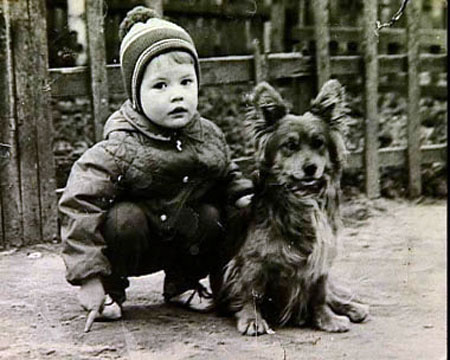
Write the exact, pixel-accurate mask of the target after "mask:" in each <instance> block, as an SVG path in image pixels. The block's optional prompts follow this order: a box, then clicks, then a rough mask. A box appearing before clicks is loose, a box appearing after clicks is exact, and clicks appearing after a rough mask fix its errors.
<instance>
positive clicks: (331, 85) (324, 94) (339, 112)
mask: <svg viewBox="0 0 450 360" xmlns="http://www.w3.org/2000/svg"><path fill="white" fill-rule="evenodd" d="M311 112H312V113H314V114H316V115H319V116H321V117H323V118H324V119H325V120H326V121H327V122H328V124H329V125H330V127H331V129H332V130H338V131H343V130H344V129H343V128H344V127H345V118H346V117H347V115H348V113H349V108H348V104H347V101H346V99H345V89H344V87H343V86H342V85H341V84H340V83H339V81H337V80H334V79H333V80H328V81H327V82H326V83H325V84H324V85H323V86H322V89H320V92H319V95H317V97H316V98H315V99H314V100H313V101H312V104H311Z"/></svg>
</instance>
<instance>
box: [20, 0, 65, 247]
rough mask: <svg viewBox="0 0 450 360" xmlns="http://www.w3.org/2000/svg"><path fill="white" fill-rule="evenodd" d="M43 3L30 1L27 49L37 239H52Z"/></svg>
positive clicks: (55, 233)
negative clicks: (31, 79) (32, 81)
mask: <svg viewBox="0 0 450 360" xmlns="http://www.w3.org/2000/svg"><path fill="white" fill-rule="evenodd" d="M45 4H46V3H45V1H42V0H31V1H30V2H29V5H28V9H29V12H30V22H31V27H30V29H31V30H30V37H31V38H32V41H33V47H32V48H31V49H30V50H31V53H32V54H34V55H33V58H34V66H33V72H34V73H35V74H36V81H37V84H36V86H35V87H34V89H33V90H34V93H33V99H34V114H33V116H34V117H35V124H36V128H35V129H34V131H35V132H36V149H37V153H38V164H37V166H38V179H39V206H40V214H39V216H40V224H41V236H42V238H41V240H40V242H42V241H44V242H48V241H52V240H53V239H56V238H57V237H58V224H57V218H58V210H57V198H56V195H55V190H56V175H55V163H54V158H53V149H52V146H53V136H54V130H53V120H52V111H51V107H50V95H51V93H50V86H49V76H48V44H47V26H46V21H45V19H46V8H45V6H46V5H45ZM22 180H23V179H22Z"/></svg>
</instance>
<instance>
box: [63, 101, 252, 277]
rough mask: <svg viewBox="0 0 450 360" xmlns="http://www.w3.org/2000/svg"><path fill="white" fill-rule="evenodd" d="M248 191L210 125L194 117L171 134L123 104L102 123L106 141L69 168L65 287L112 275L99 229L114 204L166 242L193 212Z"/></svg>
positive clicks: (222, 140)
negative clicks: (140, 215) (140, 212)
mask: <svg viewBox="0 0 450 360" xmlns="http://www.w3.org/2000/svg"><path fill="white" fill-rule="evenodd" d="M251 191H252V184H251V182H250V181H249V180H247V179H245V178H243V177H242V175H241V173H240V172H239V169H238V167H237V166H236V165H235V164H234V163H233V162H232V161H231V160H230V153H229V149H228V146H227V144H226V141H225V137H224V135H223V133H222V131H221V130H220V129H219V128H218V127H217V126H216V125H215V124H214V123H212V122H211V121H209V120H207V119H204V118H202V117H201V116H200V115H199V114H196V115H195V116H194V118H193V120H192V121H191V122H190V123H189V124H188V125H187V126H186V127H184V128H183V129H181V130H177V131H173V130H172V131H169V130H168V129H165V128H162V127H159V126H158V125H155V124H153V123H151V122H149V121H148V119H147V118H145V117H144V116H142V115H140V114H139V113H137V112H136V111H134V110H133V108H132V106H131V104H130V102H129V101H126V102H125V103H124V104H123V105H122V107H121V108H120V109H119V110H118V111H116V112H115V113H113V114H112V115H111V116H110V118H109V119H108V121H107V122H106V124H105V127H104V140H103V141H101V142H99V143H97V144H96V145H94V146H93V147H92V148H90V149H89V150H87V151H86V152H85V153H84V154H83V155H82V156H81V157H80V158H79V160H78V161H76V162H75V163H74V165H73V167H72V170H71V173H70V176H69V179H68V181H67V185H66V188H65V190H64V193H63V194H62V197H61V199H60V201H59V210H60V214H61V238H62V241H63V253H62V256H63V259H64V262H65V264H66V270H67V271H66V279H67V281H69V282H70V283H71V284H73V285H80V284H81V282H82V281H83V280H84V279H87V278H89V277H92V276H106V275H109V274H110V273H111V269H110V264H109V261H108V259H107V258H106V257H105V255H104V254H103V250H104V249H105V248H106V243H105V240H104V238H103V236H102V233H101V225H102V222H103V221H104V219H105V215H106V213H107V212H108V210H109V209H110V208H111V206H112V205H113V204H114V203H115V202H117V201H125V200H126V201H136V202H139V203H140V204H143V205H144V208H145V209H146V211H147V218H148V219H149V221H151V224H152V228H153V229H155V231H157V232H158V233H159V235H161V236H171V234H172V235H173V234H174V232H175V231H176V230H177V227H179V226H182V225H183V224H186V216H189V211H187V210H188V209H190V206H191V205H194V204H196V203H199V202H209V203H211V202H217V204H226V203H231V202H233V201H235V200H236V199H238V198H239V197H241V196H243V195H245V194H248V193H250V192H251ZM188 220H189V219H188ZM187 223H189V221H187Z"/></svg>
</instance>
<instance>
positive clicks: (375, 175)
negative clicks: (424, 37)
mask: <svg viewBox="0 0 450 360" xmlns="http://www.w3.org/2000/svg"><path fill="white" fill-rule="evenodd" d="M377 3H378V1H375V0H374V1H364V3H363V4H364V5H363V6H364V26H363V34H364V35H363V36H364V72H365V82H364V105H365V118H366V124H365V125H366V126H365V139H364V143H365V147H364V163H365V185H366V194H367V196H368V197H369V198H376V197H378V196H379V195H380V183H379V178H380V174H379V159H378V104H377V103H378V59H377V56H378V51H377V37H376V34H375V24H376V20H377V5H378V4H377Z"/></svg>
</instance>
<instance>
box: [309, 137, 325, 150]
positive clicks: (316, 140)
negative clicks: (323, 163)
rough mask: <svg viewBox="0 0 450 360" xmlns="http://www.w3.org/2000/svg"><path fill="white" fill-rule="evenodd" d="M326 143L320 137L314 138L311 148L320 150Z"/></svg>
mask: <svg viewBox="0 0 450 360" xmlns="http://www.w3.org/2000/svg"><path fill="white" fill-rule="evenodd" d="M324 143H325V142H324V140H323V139H322V138H320V137H314V138H312V140H311V146H312V147H313V148H314V149H320V148H321V147H322V146H323V145H324Z"/></svg>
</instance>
